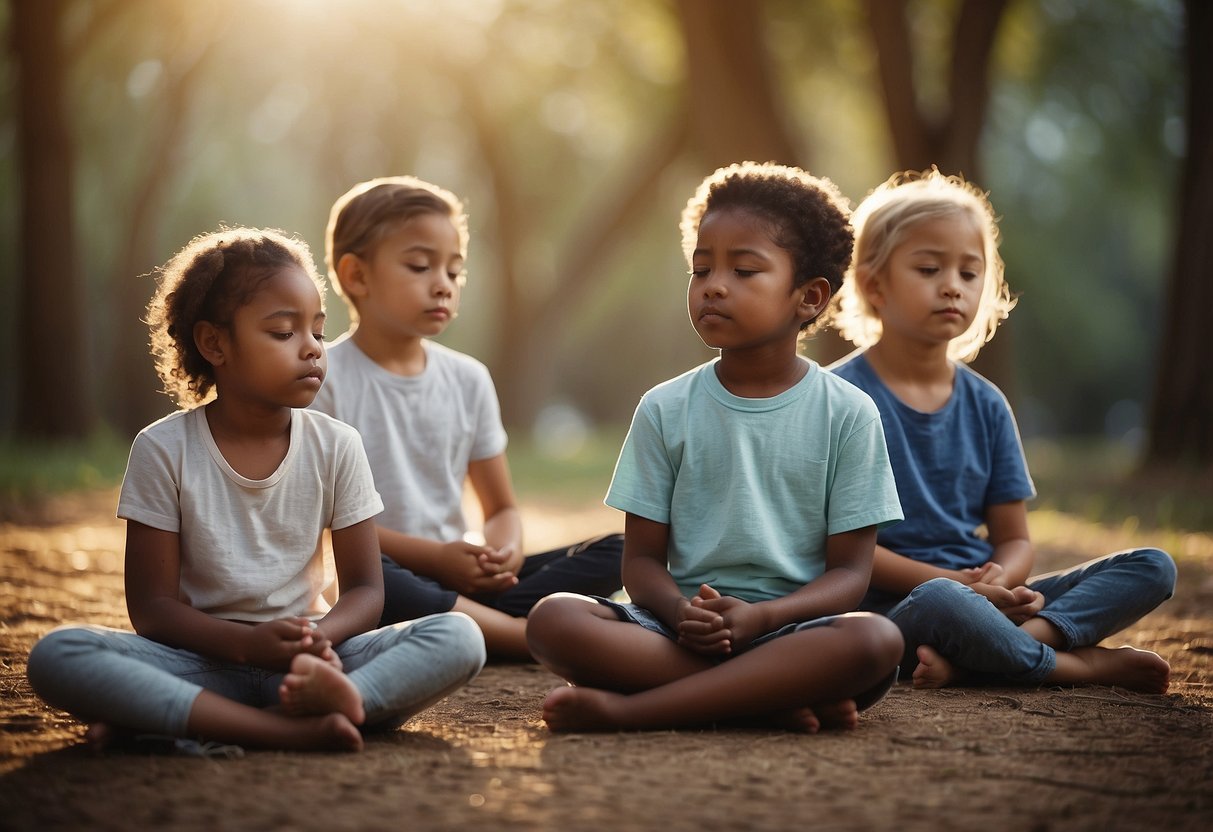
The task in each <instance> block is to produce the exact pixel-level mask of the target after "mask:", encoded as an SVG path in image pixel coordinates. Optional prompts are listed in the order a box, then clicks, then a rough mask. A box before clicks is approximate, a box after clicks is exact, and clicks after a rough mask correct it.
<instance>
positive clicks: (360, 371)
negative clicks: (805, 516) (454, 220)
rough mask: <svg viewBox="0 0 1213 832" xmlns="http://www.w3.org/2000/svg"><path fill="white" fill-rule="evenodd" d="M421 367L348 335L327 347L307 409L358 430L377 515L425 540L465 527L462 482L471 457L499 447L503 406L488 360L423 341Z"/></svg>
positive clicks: (448, 536) (455, 536)
mask: <svg viewBox="0 0 1213 832" xmlns="http://www.w3.org/2000/svg"><path fill="white" fill-rule="evenodd" d="M423 343H424V345H425V356H426V362H425V369H424V370H423V371H422V372H421V373H419V374H418V375H415V376H400V375H397V374H395V373H392V372H389V371H388V370H385V369H384V368H383V367H381V366H379V365H378V364H377V363H375V362H374V361H373V360H371V359H370V358H369V357H367V355H366V353H364V352H363V351H362V350H361V349H360V348H359V347H358V345H357V344H355V343H354V342H353V340H352V339H350V338H349V337H348V336H347V337H343V338H341V339H338V340H337V341H336V342H334V344H333V346H331V347H330V348H329V350H328V358H329V371H328V375H327V376H326V377H325V380H324V386H323V387H321V388H320V393H319V394H318V395H317V396H316V400H315V401H314V402H312V408H313V409H315V410H319V411H321V412H322V413H327V414H329V415H330V416H333V417H335V418H337V419H340V420H341V421H343V422H346V423H347V424H350V425H353V426H354V427H355V428H357V429H358V432H359V433H361V434H362V444H363V445H364V446H365V448H366V453H367V456H368V457H369V458H370V462H371V471H372V472H373V473H374V475H375V486H376V488H378V489H379V493H380V494H381V495H383V500H384V504H385V506H386V508H385V510H384V512H383V514H382V515H380V516H379V518H378V519H377V520H376V521H375V522H376V523H378V524H379V525H381V526H385V527H387V528H389V529H392V530H394V531H397V532H401V533H402V534H407V535H410V536H413V537H421V538H425V539H427V540H439V541H443V542H446V541H450V540H459V539H461V538H462V537H463V535H464V533H465V532H466V531H467V520H466V519H465V518H464V515H463V484H464V481H465V480H466V479H467V471H468V463H469V462H471V461H473V460H480V459H490V458H492V457H495V456H497V455H499V454H502V453H504V452H505V447H506V433H505V428H504V427H502V425H501V408H500V405H499V404H498V402H497V391H496V389H495V388H494V387H493V380H492V378H491V377H490V376H489V371H488V368H486V367H485V366H484V365H483V364H481V363H480V362H479V361H477V360H476V359H474V358H472V357H471V356H468V355H464V354H463V353H461V352H456V351H455V350H452V349H450V348H449V347H444V346H442V345H441V344H436V343H434V342H433V341H424V342H423Z"/></svg>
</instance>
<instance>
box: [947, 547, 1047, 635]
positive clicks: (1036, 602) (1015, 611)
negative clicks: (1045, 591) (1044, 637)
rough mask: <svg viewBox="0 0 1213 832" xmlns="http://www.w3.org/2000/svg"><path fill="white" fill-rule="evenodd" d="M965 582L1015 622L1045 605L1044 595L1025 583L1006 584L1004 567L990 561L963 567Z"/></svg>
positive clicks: (1022, 621) (1020, 622)
mask: <svg viewBox="0 0 1213 832" xmlns="http://www.w3.org/2000/svg"><path fill="white" fill-rule="evenodd" d="M961 574H962V582H964V583H966V584H968V586H969V588H970V589H972V590H973V591H974V592H976V593H978V594H980V595H983V596H984V597H985V598H986V599H987V600H988V601H989V602H990V603H991V604H993V605H994V606H996V607H997V608H998V610H999V611H1000V612H1001V613H1002V614H1003V615H1005V616H1006V617H1007V618H1009V619H1010V620H1011V621H1012V622H1014V623H1015V624H1022V623H1024V622H1025V621H1027V620H1028V619H1029V618H1032V617H1033V616H1035V615H1036V614H1037V613H1038V612H1040V611H1041V610H1042V609H1044V606H1045V597H1044V596H1043V595H1041V594H1040V593H1039V592H1036V591H1035V590H1032V589H1029V588H1028V587H1026V586H1014V587H1008V586H1004V585H1003V583H1002V581H1003V569H1002V567H1001V566H999V565H998V564H997V563H994V562H990V563H987V564H984V565H982V566H979V567H975V568H973V569H962V570H961Z"/></svg>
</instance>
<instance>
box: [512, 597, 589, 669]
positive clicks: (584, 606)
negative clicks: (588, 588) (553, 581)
mask: <svg viewBox="0 0 1213 832" xmlns="http://www.w3.org/2000/svg"><path fill="white" fill-rule="evenodd" d="M595 603H596V602H595V601H593V600H592V599H589V598H586V597H585V596H583V595H576V594H573V593H570V592H556V593H553V594H551V595H548V596H546V597H544V598H540V599H539V601H538V602H537V603H536V604H535V606H533V607H532V608H531V612H530V613H529V614H528V615H527V618H526V640H527V644H528V646H529V647H530V648H531V652H532V653H533V654H535V656H536V657H537V658H539V657H541V655H540V654H546V653H547V652H548V651H550V650H551V649H552V648H553V646H555V645H559V644H561V643H563V642H565V641H567V640H568V638H569V628H570V626H571V625H573V624H574V622H576V620H577V619H578V618H579V617H581V616H583V615H587V614H590V606H589V605H591V604H595Z"/></svg>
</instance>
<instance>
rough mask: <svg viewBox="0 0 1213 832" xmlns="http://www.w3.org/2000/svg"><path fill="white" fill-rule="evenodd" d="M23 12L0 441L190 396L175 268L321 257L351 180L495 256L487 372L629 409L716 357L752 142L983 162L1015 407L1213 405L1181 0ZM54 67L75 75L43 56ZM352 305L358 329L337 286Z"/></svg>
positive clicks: (164, 6)
mask: <svg viewBox="0 0 1213 832" xmlns="http://www.w3.org/2000/svg"><path fill="white" fill-rule="evenodd" d="M1200 5H1201V4H1200V3H1199V2H1195V0H1194V1H1193V2H1192V3H1191V4H1190V8H1189V10H1188V14H1189V17H1191V18H1192V19H1193V21H1194V22H1199V21H1198V14H1197V12H1196V11H1194V10H1195V9H1196V7H1198V6H1200ZM2 9H3V11H0V27H2V28H3V29H4V30H5V31H6V34H7V40H8V42H9V44H10V49H9V50H8V53H7V55H6V58H5V60H4V61H3V63H2V64H0V184H2V186H3V187H2V189H0V195H2V196H0V349H3V352H4V354H5V355H6V356H9V357H10V360H9V361H8V362H7V363H6V369H5V370H4V373H3V376H2V377H0V433H3V435H5V436H18V435H20V436H26V435H35V434H49V435H57V436H71V435H78V434H79V433H81V432H84V431H88V430H89V429H91V428H92V427H93V426H94V425H95V420H94V419H92V418H91V417H90V414H92V413H98V414H101V416H102V418H103V420H104V422H105V423H106V424H109V425H111V426H113V427H114V428H115V429H116V430H117V431H119V433H120V434H122V435H130V434H132V433H133V432H134V431H135V430H137V429H138V428H139V427H141V426H142V425H144V424H146V423H147V422H148V421H150V420H151V419H153V418H156V417H157V416H159V415H162V414H164V413H166V412H168V411H169V410H170V409H171V407H172V406H171V403H170V402H169V400H168V399H166V398H164V397H163V396H158V395H157V394H156V392H155V391H156V385H155V380H154V377H153V375H152V373H151V362H150V360H149V359H148V358H147V356H146V348H145V345H146V332H145V329H144V328H143V326H142V324H140V323H139V317H140V316H141V311H142V306H143V304H144V303H145V302H146V299H147V298H148V297H149V296H150V294H151V292H152V289H153V280H152V279H151V277H150V273H151V272H152V271H153V269H154V268H155V266H156V265H157V264H159V263H162V262H163V261H164V260H166V259H167V258H168V257H169V256H170V255H171V254H172V253H173V252H174V251H175V250H177V249H178V248H180V247H181V246H182V245H183V244H184V243H185V242H187V241H188V240H189V239H190V238H191V237H192V236H194V235H195V234H198V233H201V232H204V231H207V230H210V229H213V228H214V227H216V226H217V225H218V224H219V223H220V222H230V223H240V224H248V225H257V226H274V227H280V228H284V229H288V230H290V231H294V232H297V233H298V234H300V236H302V237H303V238H304V239H306V240H307V241H308V242H309V243H310V244H311V246H312V248H313V251H314V252H315V253H316V255H317V259H318V260H319V259H320V258H321V257H322V250H323V229H324V224H325V221H326V219H327V212H328V208H329V206H330V205H331V203H332V201H333V200H334V199H335V198H336V197H337V196H338V195H339V194H340V193H342V192H343V191H344V190H345V189H346V188H348V187H349V186H350V185H351V184H353V183H354V182H357V181H359V180H362V179H366V178H370V177H373V176H380V175H385V174H389V173H413V174H416V175H419V176H421V177H423V178H426V179H429V180H432V181H435V182H437V183H439V184H442V185H443V186H445V187H448V188H450V189H452V190H454V191H455V192H457V193H459V194H460V195H461V196H462V197H464V198H465V201H466V203H467V206H468V209H469V212H470V215H471V220H472V248H471V256H470V262H469V273H470V279H469V283H468V286H467V289H466V291H465V295H464V304H463V310H462V314H461V318H460V320H459V321H458V322H457V323H456V324H455V325H454V326H452V327H451V329H450V330H449V332H448V333H446V334H445V335H444V336H443V339H442V340H443V341H444V342H446V343H449V344H450V345H452V346H454V347H456V348H457V349H462V350H465V351H467V352H469V353H471V354H473V355H475V356H477V357H478V358H480V359H482V360H483V361H485V362H486V363H487V364H488V365H489V366H490V368H491V369H492V370H493V372H494V375H495V378H496V379H497V382H498V387H499V393H500V396H501V399H502V403H503V407H504V411H505V414H506V418H507V422H508V425H509V427H510V428H511V429H512V430H514V431H515V432H519V431H527V430H529V429H530V428H532V427H533V426H535V425H537V424H538V425H540V426H541V429H542V430H543V431H545V432H549V433H550V432H551V430H552V425H553V424H554V422H553V419H554V418H555V419H556V422H555V423H560V419H564V420H565V422H569V421H571V422H573V423H580V422H584V423H587V424H609V425H621V424H625V423H626V421H627V419H628V417H629V416H630V414H631V411H632V409H633V407H634V406H635V402H636V400H637V399H638V397H639V395H640V394H641V393H642V392H643V391H644V390H645V389H647V388H648V387H650V386H651V385H652V384H654V383H656V382H658V381H660V380H662V379H665V378H667V377H669V376H671V375H673V374H675V373H677V372H679V371H681V370H683V369H686V368H688V367H690V366H692V365H693V364H695V363H697V362H699V361H701V360H703V359H704V358H706V357H707V356H708V355H709V353H708V351H707V350H705V349H704V348H703V347H702V345H701V344H699V343H698V340H697V339H696V338H695V336H694V333H693V332H692V331H691V329H690V327H689V326H688V324H687V323H686V319H685V318H686V315H685V309H684V303H685V300H684V291H683V286H684V283H683V281H684V280H685V276H684V272H685V264H683V263H682V260H681V252H680V249H679V244H678V232H677V219H678V213H679V211H680V209H681V206H682V204H683V203H684V202H685V200H686V198H687V197H688V196H689V195H690V193H691V191H692V190H693V188H694V187H695V186H696V184H697V183H698V182H699V180H700V179H701V178H702V177H703V176H704V175H705V174H706V173H708V172H710V170H711V169H713V168H714V167H716V166H717V165H720V164H726V163H728V162H731V161H738V160H741V159H742V158H753V159H760V160H765V159H776V160H778V161H783V162H789V163H794V164H799V165H802V166H804V167H807V168H808V169H810V170H812V171H814V172H815V173H819V174H825V175H828V176H829V177H830V178H832V179H834V181H835V182H837V183H838V184H839V186H840V187H841V188H842V190H843V191H844V193H846V194H847V195H848V196H850V197H851V198H852V199H853V200H856V201H857V200H859V199H860V198H862V197H863V196H864V194H865V193H866V192H867V191H868V190H869V189H870V188H872V187H873V186H875V185H876V184H878V183H879V182H880V181H882V180H883V179H885V178H886V177H887V176H888V174H889V173H891V172H892V171H894V170H897V169H902V168H907V167H914V168H922V167H925V166H926V165H929V164H932V163H934V164H938V165H939V166H940V167H941V169H944V170H945V171H947V172H960V173H964V174H965V175H966V176H967V177H968V178H970V179H972V180H973V181H975V182H977V183H978V184H980V185H981V186H982V187H985V188H987V189H989V190H991V192H992V198H993V201H994V204H995V207H996V208H997V209H998V211H999V213H1000V214H1001V215H1002V217H1003V221H1002V228H1003V234H1004V240H1005V242H1004V249H1003V253H1004V257H1005V258H1006V260H1007V263H1008V275H1009V279H1010V281H1011V284H1012V287H1013V289H1014V290H1015V291H1017V292H1018V293H1020V304H1019V308H1018V309H1017V310H1016V311H1015V312H1014V313H1013V314H1012V316H1011V318H1010V320H1009V321H1008V323H1007V325H1006V326H1005V327H1004V330H1005V331H1004V333H1003V334H1001V335H1000V336H999V337H998V338H997V339H996V340H995V341H994V345H996V346H994V347H992V348H991V349H990V350H989V354H988V355H983V364H982V365H980V367H979V369H981V370H982V371H983V372H986V373H988V374H989V375H991V376H992V377H993V378H994V379H995V380H996V381H998V382H999V383H1000V384H1001V385H1003V386H1004V387H1005V388H1006V389H1007V390H1008V391H1009V392H1010V393H1011V395H1012V397H1013V400H1014V403H1015V404H1016V406H1017V411H1018V413H1019V415H1020V420H1021V428H1022V429H1023V431H1024V433H1025V434H1026V435H1029V436H1037V435H1043V436H1091V435H1099V436H1103V437H1107V438H1110V439H1113V440H1115V441H1120V442H1124V443H1128V444H1130V445H1133V446H1135V447H1136V446H1140V445H1142V442H1143V438H1144V436H1145V431H1146V427H1147V425H1146V416H1145V414H1146V413H1147V407H1148V405H1147V403H1148V402H1150V401H1151V397H1152V395H1155V394H1154V391H1155V389H1157V390H1158V393H1157V397H1158V398H1157V399H1156V401H1161V402H1163V403H1164V406H1163V407H1162V409H1161V411H1160V408H1159V406H1158V405H1157V404H1156V405H1155V406H1154V409H1153V411H1152V412H1154V413H1159V412H1162V411H1166V412H1168V413H1170V412H1171V411H1174V410H1177V409H1178V410H1180V411H1184V410H1185V409H1190V408H1193V407H1199V406H1200V405H1199V403H1200V402H1202V401H1203V402H1204V403H1205V406H1207V403H1208V402H1209V384H1210V382H1209V373H1208V369H1207V359H1206V358H1205V356H1206V355H1207V347H1205V340H1206V338H1207V335H1206V333H1208V332H1209V331H1210V327H1209V326H1208V325H1207V324H1208V317H1209V315H1210V314H1213V304H1209V303H1208V302H1207V298H1208V295H1207V294H1205V295H1204V296H1203V297H1205V298H1206V302H1205V303H1204V306H1203V307H1201V308H1199V309H1197V310H1196V311H1193V310H1191V309H1187V312H1188V313H1189V314H1193V315H1195V316H1196V321H1195V322H1190V323H1184V324H1183V328H1184V329H1185V331H1186V333H1187V334H1186V340H1182V341H1177V342H1175V343H1174V344H1173V345H1172V346H1169V347H1168V352H1167V354H1166V355H1167V358H1168V360H1169V361H1172V362H1173V361H1174V360H1175V359H1176V358H1177V357H1179V356H1184V357H1185V360H1187V361H1188V362H1189V364H1187V365H1183V366H1185V367H1192V368H1195V369H1194V370H1193V371H1190V372H1189V376H1187V377H1185V378H1183V379H1179V380H1176V381H1174V382H1168V383H1167V384H1160V385H1158V386H1157V388H1156V386H1155V383H1154V382H1155V376H1156V375H1157V373H1158V368H1159V366H1160V365H1163V362H1162V361H1160V358H1159V353H1158V350H1159V342H1160V333H1161V331H1162V326H1161V321H1162V320H1163V315H1164V299H1165V297H1166V286H1167V285H1168V278H1169V277H1170V276H1171V275H1172V274H1174V275H1179V274H1180V273H1181V271H1182V273H1183V274H1185V275H1188V274H1189V272H1192V275H1191V276H1189V277H1188V278H1187V279H1191V280H1197V281H1203V285H1204V286H1205V287H1206V291H1207V286H1208V284H1209V278H1210V275H1209V268H1210V267H1209V264H1208V260H1207V255H1206V259H1205V260H1204V261H1201V263H1203V265H1200V264H1198V265H1197V267H1196V269H1195V271H1194V272H1193V270H1192V269H1191V268H1187V267H1185V268H1184V269H1182V270H1181V269H1179V268H1178V267H1174V268H1173V264H1178V263H1180V262H1181V261H1180V260H1178V259H1176V258H1177V257H1178V256H1180V255H1179V254H1177V252H1179V250H1180V249H1182V248H1183V247H1184V246H1192V245H1196V243H1194V242H1192V235H1191V234H1189V236H1187V237H1185V236H1183V235H1182V234H1178V233H1177V232H1176V228H1177V223H1178V213H1177V212H1178V207H1179V204H1180V198H1179V193H1180V191H1179V188H1178V182H1179V181H1180V179H1179V174H1180V166H1181V162H1182V160H1183V159H1184V158H1185V157H1186V158H1188V159H1189V162H1188V163H1189V164H1194V162H1193V161H1192V160H1195V159H1196V158H1197V157H1198V155H1199V154H1198V153H1197V151H1200V153H1201V154H1203V156H1201V157H1200V158H1204V159H1206V160H1207V158H1208V153H1209V146H1210V140H1209V135H1208V128H1207V126H1206V127H1204V128H1202V130H1203V132H1201V133H1200V134H1199V135H1197V134H1196V132H1195V130H1196V127H1197V126H1198V125H1197V122H1195V121H1193V120H1192V119H1190V118H1189V114H1188V112H1187V111H1186V110H1185V99H1184V89H1185V85H1184V79H1185V72H1186V71H1191V72H1196V64H1195V60H1196V59H1197V58H1203V59H1204V60H1206V61H1207V57H1206V56H1202V55H1198V54H1197V52H1198V50H1194V51H1193V52H1192V54H1193V56H1194V57H1193V58H1192V60H1190V61H1189V62H1188V63H1187V64H1185V63H1184V61H1183V57H1182V56H1183V50H1182V48H1181V46H1182V44H1183V42H1184V36H1185V31H1186V30H1185V14H1184V6H1183V5H1182V4H1181V2H1180V0H1120V2H1117V3H1103V2H1095V0H868V2H865V3H856V2H853V0H823V2H818V3H801V2H795V0H766V2H758V0H752V1H751V2H737V0H732V1H730V0H667V1H666V2H654V0H600V2H597V3H593V4H586V3H577V2H573V0H444V2H438V1H437V0H434V2H421V0H415V1H414V2H405V1H404V0H348V2H343V3H332V2H326V0H240V2H237V1H236V0H209V2H206V3H193V2H189V0H74V2H66V0H56V1H55V2H43V0H9V3H8V4H7V5H5V6H4V7H2ZM1207 17H1208V15H1207V13H1204V17H1203V18H1199V19H1202V20H1203V19H1205V18H1207ZM34 23H37V26H39V27H41V28H31V27H32V26H33V24H34ZM1203 25H1204V27H1205V28H1204V31H1205V32H1206V33H1207V30H1208V23H1207V20H1206V21H1205V23H1204V24H1203ZM37 32H42V33H43V34H42V35H38V34H37ZM1196 35H1197V30H1196V28H1195V27H1194V28H1193V29H1192V34H1191V35H1189V37H1195V36H1196ZM35 37H41V38H42V40H40V41H35ZM48 38H49V39H48ZM1206 52H1207V50H1206ZM1185 67H1188V68H1189V69H1188V70H1186V69H1185ZM56 77H59V78H60V79H61V87H60V90H61V92H60V94H59V95H58V100H57V102H56V100H55V96H54V95H53V94H51V93H47V92H45V91H39V90H40V89H42V88H39V87H37V86H35V85H36V84H38V83H53V79H54V78H56ZM1203 78H1204V81H1203V84H1204V86H1203V87H1200V89H1204V90H1206V91H1207V89H1208V70H1207V69H1205V70H1204V76H1203ZM48 79H49V80H48ZM1196 89H1197V88H1196V86H1195V85H1194V86H1193V90H1196ZM1194 94H1195V92H1193V95H1194ZM1206 97H1207V96H1206ZM1192 100H1194V101H1201V100H1204V99H1199V98H1197V99H1192ZM1205 109H1207V107H1206V108H1205ZM55 113H58V114H59V116H58V118H59V119H60V122H58V124H59V126H58V127H57V128H55V127H54V125H55V122H54V120H53V117H54V114H55ZM39 114H41V116H42V117H43V118H45V119H51V126H50V127H47V126H46V125H45V123H43V122H41V121H38V120H37V118H38V117H39ZM39 125H42V126H39ZM52 128H53V129H52ZM56 129H57V130H58V133H59V134H60V135H61V139H59V140H54V141H52V140H51V138H47V136H48V135H50V134H48V133H46V132H37V131H47V130H51V132H52V133H53V132H54V130H56ZM48 159H52V160H53V162H48V161H47V160H48ZM1205 165H1206V167H1205V168H1204V170H1205V171H1206V174H1207V170H1208V168H1207V161H1206V162H1205ZM73 175H74V178H73ZM1201 181H1207V175H1206V178H1205V179H1203V180H1201ZM1208 192H1209V191H1208V188H1205V189H1204V190H1203V194H1207V193H1208ZM1203 194H1198V195H1197V198H1199V197H1200V196H1202V195H1203ZM35 199H36V200H40V203H39V204H40V205H41V207H40V208H39V207H37V206H36V205H34V204H33V203H31V201H30V200H35ZM1205 203H1206V204H1207V197H1205ZM1187 204H1188V203H1185V205H1187ZM1185 210H1188V211H1189V212H1191V211H1192V210H1194V209H1192V208H1187V209H1185ZM1207 210H1208V209H1207V208H1206V209H1205V211H1206V216H1207ZM36 211H41V212H43V213H36ZM1196 236H1197V237H1200V236H1201V235H1199V234H1197V235H1196ZM48 258H49V259H48ZM55 258H58V259H55ZM1183 262H1185V263H1186V262H1188V261H1183ZM1173 297H1174V298H1175V300H1174V301H1173V305H1176V306H1177V308H1184V307H1190V306H1192V305H1193V304H1192V303H1191V301H1192V299H1193V297H1194V296H1192V295H1191V294H1190V290H1181V292H1180V293H1179V294H1177V295H1174V296H1173ZM39 298H41V299H42V300H38V299H39ZM46 298H50V299H52V300H53V303H51V304H50V305H49V306H48V305H47V302H46V300H45V299H46ZM73 309H77V310H78V312H76V313H73ZM73 314H75V315H76V316H77V317H76V318H73V317H72V316H73ZM330 319H331V327H330V334H332V335H336V334H339V333H340V332H341V331H342V330H343V329H344V322H345V317H344V310H343V309H342V308H341V304H340V302H332V298H331V297H330ZM1202 322H1203V323H1204V324H1205V325H1203V326H1201V323H1202ZM1176 326H1177V325H1172V326H1170V327H1169V329H1168V331H1169V332H1172V333H1173V332H1174V330H1175V329H1176ZM1194 327H1195V328H1194ZM808 351H809V352H810V354H813V355H814V356H815V357H818V358H819V359H821V360H830V359H832V358H834V357H836V356H837V355H839V354H841V353H842V352H843V346H842V345H841V344H840V343H839V341H838V340H837V339H836V338H834V337H833V336H828V335H827V336H822V337H820V338H818V339H817V340H816V341H815V342H813V343H811V344H810V345H809V346H808ZM1202 372H1203V375H1202ZM1202 380H1203V381H1202ZM1202 383H1203V385H1204V387H1203V388H1202V389H1203V391H1204V392H1203V393H1201V394H1200V395H1197V394H1195V393H1193V394H1192V395H1190V396H1184V395H1183V393H1184V391H1190V390H1191V388H1192V385H1198V386H1199V385H1200V384H1202ZM1201 396H1203V398H1201ZM1205 413H1206V415H1205V416H1204V417H1203V418H1204V419H1205V422H1204V423H1205V425H1206V426H1207V425H1208V424H1209V419H1208V417H1207V411H1206V412H1205ZM1193 414H1195V415H1196V416H1199V414H1198V413H1197V412H1196V411H1193ZM1168 433H1169V431H1168ZM1206 436H1207V432H1206ZM1149 447H1151V448H1154V447H1155V445H1154V444H1153V443H1151V444H1150V445H1149ZM1202 447H1203V450H1202ZM1209 453H1210V451H1209V448H1208V443H1207V442H1206V444H1205V445H1203V446H1201V445H1199V444H1198V443H1197V444H1192V445H1191V446H1190V447H1187V446H1185V447H1184V448H1181V449H1179V450H1178V451H1176V452H1174V453H1172V454H1171V458H1173V459H1180V460H1185V459H1186V460H1189V461H1193V462H1194V461H1196V460H1197V455H1198V454H1204V456H1203V457H1200V459H1199V462H1200V464H1202V465H1205V466H1207V465H1208V464H1209V463H1210V459H1209V456H1208V455H1209Z"/></svg>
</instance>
